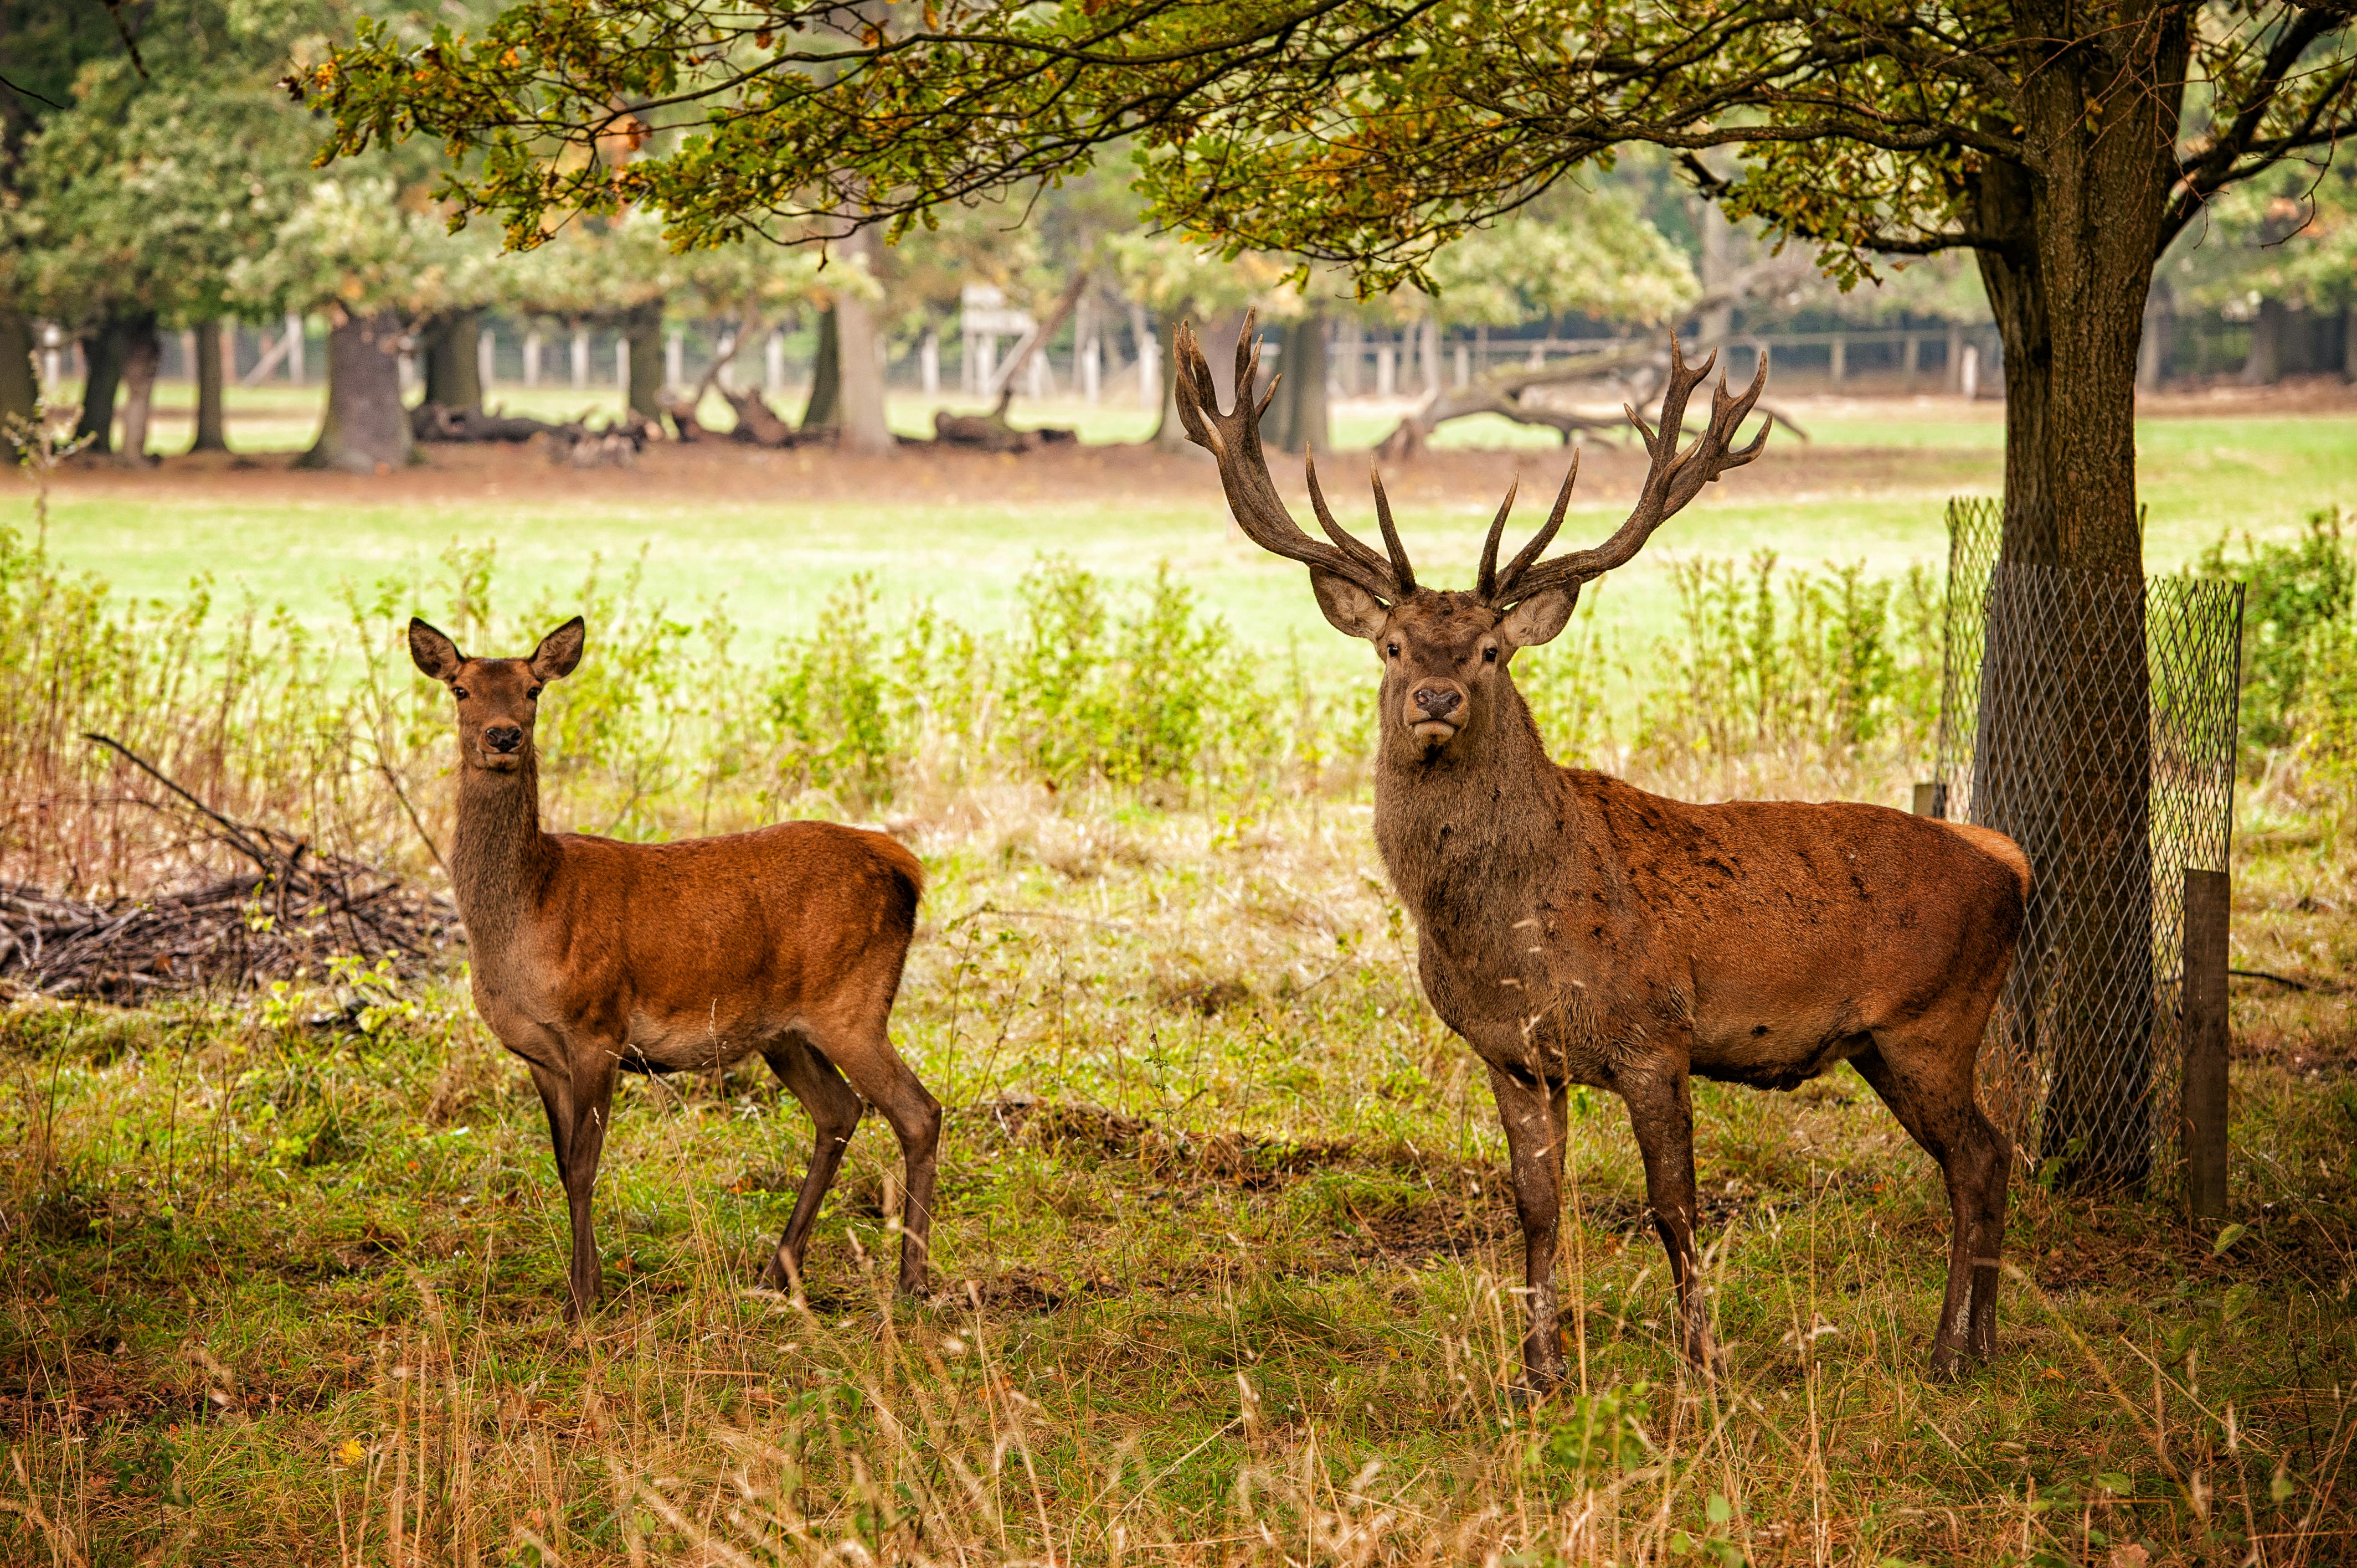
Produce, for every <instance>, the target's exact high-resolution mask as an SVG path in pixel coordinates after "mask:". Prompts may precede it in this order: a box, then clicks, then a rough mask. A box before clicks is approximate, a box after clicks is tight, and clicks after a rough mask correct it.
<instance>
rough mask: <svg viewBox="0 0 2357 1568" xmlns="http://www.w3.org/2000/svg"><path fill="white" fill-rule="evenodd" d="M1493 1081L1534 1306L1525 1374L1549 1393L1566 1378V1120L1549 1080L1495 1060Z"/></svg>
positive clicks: (1536, 1388) (1538, 1390)
mask: <svg viewBox="0 0 2357 1568" xmlns="http://www.w3.org/2000/svg"><path fill="white" fill-rule="evenodd" d="M1490 1087H1491V1090H1494V1091H1495V1092H1496V1094H1497V1096H1498V1117H1499V1120H1501V1122H1504V1123H1505V1124H1506V1151H1507V1158H1508V1160H1509V1162H1510V1164H1511V1165H1512V1171H1513V1177H1514V1211H1515V1213H1516V1215H1517V1216H1518V1217H1519V1218H1520V1219H1521V1220H1522V1222H1523V1284H1524V1285H1525V1286H1527V1287H1528V1294H1529V1314H1528V1316H1527V1318H1526V1321H1525V1326H1524V1329H1523V1385H1524V1387H1525V1388H1527V1389H1528V1390H1529V1391H1530V1392H1531V1393H1533V1394H1544V1393H1545V1392H1546V1391H1548V1390H1550V1389H1552V1388H1554V1387H1555V1385H1556V1384H1557V1383H1559V1382H1561V1381H1563V1370H1564V1369H1563V1334H1562V1329H1561V1326H1560V1325H1561V1317H1562V1304H1561V1303H1560V1301H1559V1300H1558V1299H1557V1297H1556V1294H1555V1245H1556V1241H1557V1240H1558V1238H1559V1237H1560V1235H1561V1233H1562V1224H1563V1139H1564V1123H1563V1119H1562V1117H1561V1116H1560V1115H1559V1114H1557V1112H1556V1104H1557V1100H1558V1097H1557V1096H1555V1095H1553V1094H1550V1093H1549V1092H1548V1091H1547V1087H1546V1085H1545V1084H1544V1083H1538V1082H1532V1083H1523V1082H1520V1081H1517V1080H1516V1079H1514V1078H1513V1076H1512V1075H1511V1074H1509V1073H1506V1072H1502V1071H1501V1070H1500V1069H1497V1068H1495V1067H1492V1068H1491V1069H1490Z"/></svg>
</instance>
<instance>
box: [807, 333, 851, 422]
mask: <svg viewBox="0 0 2357 1568" xmlns="http://www.w3.org/2000/svg"><path fill="white" fill-rule="evenodd" d="M842 392H843V349H842V341H841V338H840V337H839V336H838V328H837V323H836V321H835V316H834V306H831V305H830V306H827V307H826V308H824V309H823V310H821V311H820V312H819V313H818V357H817V358H816V359H815V360H813V361H812V364H811V391H810V402H808V403H804V404H803V405H802V432H803V434H805V435H816V434H817V433H818V432H820V431H822V430H832V429H834V417H835V409H836V407H837V405H838V404H840V403H842V401H843V396H842Z"/></svg>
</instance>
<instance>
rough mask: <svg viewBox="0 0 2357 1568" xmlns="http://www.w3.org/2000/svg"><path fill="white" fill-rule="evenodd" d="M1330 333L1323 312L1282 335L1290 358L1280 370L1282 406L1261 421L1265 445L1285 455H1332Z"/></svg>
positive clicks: (1273, 408) (1281, 362) (1282, 362)
mask: <svg viewBox="0 0 2357 1568" xmlns="http://www.w3.org/2000/svg"><path fill="white" fill-rule="evenodd" d="M1326 330H1327V322H1326V317H1325V315H1324V314H1323V313H1322V312H1321V313H1318V314H1316V315H1311V316H1306V317H1302V318H1301V319H1300V320H1298V321H1295V322H1290V323H1288V324H1286V327H1285V328H1283V330H1282V333H1281V334H1280V340H1281V341H1282V342H1283V343H1284V345H1285V352H1284V353H1283V354H1282V355H1280V356H1278V359H1277V370H1278V371H1279V372H1280V374H1281V375H1282V376H1283V378H1284V379H1283V380H1281V381H1278V382H1277V384H1276V401H1275V402H1274V403H1270V404H1269V408H1268V413H1267V414H1266V415H1265V417H1264V418H1263V419H1262V421H1261V439H1262V442H1263V443H1264V444H1265V445H1266V446H1274V447H1275V448H1276V449H1277V450H1278V451H1280V452H1307V453H1310V454H1312V455H1315V456H1324V455H1325V454H1326V453H1327V452H1328V451H1329V450H1330V449H1331V438H1330V430H1331V424H1332V422H1331V420H1330V419H1329V416H1328V409H1327V396H1326V380H1327V374H1328V371H1329V365H1328V362H1327V345H1326Z"/></svg>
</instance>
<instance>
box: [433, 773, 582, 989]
mask: <svg viewBox="0 0 2357 1568" xmlns="http://www.w3.org/2000/svg"><path fill="white" fill-rule="evenodd" d="M555 861H556V846H555V845H554V843H552V842H551V841H550V839H549V837H548V835H547V834H545V833H544V832H541V831H540V762H539V759H538V758H537V757H534V756H533V754H532V753H531V752H529V751H527V752H525V754H524V758H523V761H522V764H521V765H520V766H519V767H518V768H516V769H515V771H514V772H512V773H494V772H492V771H490V769H488V768H476V767H473V766H471V765H470V764H468V763H464V762H462V763H460V764H459V766H458V829H457V833H456V835H455V836H454V837H453V838H452V840H451V843H450V889H451V891H452V892H453V893H454V894H456V895H457V900H458V914H459V917H460V918H462V919H464V920H465V921H466V922H467V942H468V948H469V949H470V950H472V952H473V954H474V960H475V961H476V962H478V963H480V962H482V961H484V959H485V958H486V957H487V956H489V955H492V954H496V953H500V952H502V951H504V950H506V949H507V947H508V945H509V942H510V941H511V939H512V938H513V937H514V935H515V933H516V931H517V929H519V928H520V927H521V926H522V924H523V922H524V920H525V919H526V918H527V917H529V916H530V915H531V913H532V911H533V908H534V906H535V905H536V904H537V902H538V900H539V897H540V894H541V892H542V890H543V889H544V887H545V886H547V882H548V875H549V872H550V871H551V870H552V869H553V868H554V865H555Z"/></svg>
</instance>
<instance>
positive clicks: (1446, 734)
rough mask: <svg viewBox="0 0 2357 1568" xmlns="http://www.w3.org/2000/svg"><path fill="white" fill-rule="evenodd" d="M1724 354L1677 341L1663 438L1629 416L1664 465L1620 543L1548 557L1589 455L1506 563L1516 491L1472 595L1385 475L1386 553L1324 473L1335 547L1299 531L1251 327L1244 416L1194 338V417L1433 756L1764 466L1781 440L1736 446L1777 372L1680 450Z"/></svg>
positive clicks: (1265, 536) (1312, 470)
mask: <svg viewBox="0 0 2357 1568" xmlns="http://www.w3.org/2000/svg"><path fill="white" fill-rule="evenodd" d="M1178 360H1179V363H1178V382H1179V385H1178V392H1179V419H1180V420H1181V421H1182V422H1183V423H1184V424H1185V425H1186V428H1187V435H1188V437H1189V439H1190V440H1192V441H1193V442H1194V443H1195V444H1196V445H1197V446H1201V447H1204V448H1205V449H1207V450H1208V451H1209V452H1210V453H1211V456H1213V457H1215V458H1217V459H1218V460H1219V465H1220V483H1221V485H1222V488H1223V489H1226V491H1227V495H1228V508H1229V510H1231V511H1232V512H1233V513H1234V514H1235V519H1236V523H1237V525H1238V526H1239V527H1241V528H1242V529H1243V532H1244V533H1245V535H1246V536H1247V537H1249V538H1250V539H1251V540H1252V541H1253V542H1254V543H1256V544H1258V545H1260V546H1261V547H1262V548H1263V549H1265V550H1268V551H1271V552H1274V553H1276V554H1278V555H1282V556H1284V557H1286V559H1287V560H1291V561H1298V562H1300V563H1302V564H1304V565H1306V566H1308V568H1309V586H1310V590H1311V591H1312V592H1313V593H1315V594H1316V595H1317V596H1318V608H1319V609H1321V610H1323V611H1325V613H1326V618H1327V620H1328V621H1329V622H1330V623H1332V625H1333V627H1334V628H1335V629H1336V630H1338V631H1340V632H1343V633H1345V634H1347V635H1349V636H1351V637H1361V638H1365V639H1367V640H1368V641H1369V642H1370V643H1372V644H1373V646H1374V650H1375V653H1376V656H1377V657H1378V658H1379V659H1380V660H1382V661H1383V703H1382V706H1381V712H1382V714H1383V732H1384V735H1383V739H1384V744H1385V745H1386V746H1399V747H1401V748H1402V749H1404V750H1405V751H1407V752H1409V753H1410V754H1413V755H1421V756H1423V757H1437V756H1439V755H1440V754H1441V753H1443V752H1445V751H1447V750H1448V748H1449V747H1450V746H1452V744H1456V743H1458V742H1459V741H1460V737H1462V739H1463V741H1464V742H1466V743H1470V744H1478V742H1479V737H1480V736H1481V734H1482V733H1483V732H1484V731H1485V730H1486V729H1487V728H1488V727H1489V726H1490V725H1491V724H1492V723H1494V722H1496V718H1497V715H1498V714H1500V713H1501V711H1502V710H1503V709H1504V707H1505V705H1506V704H1505V702H1504V693H1506V692H1507V691H1508V690H1510V689H1511V687H1512V678H1511V677H1510V676H1509V674H1508V673H1507V667H1508V665H1509V664H1510V663H1511V662H1512V660H1513V657H1514V653H1515V651H1516V650H1519V649H1523V648H1534V647H1536V646H1537V645H1539V644H1540V643H1543V642H1546V641H1548V640H1550V639H1553V638H1554V637H1555V634H1556V633H1558V632H1560V631H1562V630H1563V628H1564V626H1565V625H1566V623H1567V622H1568V621H1569V620H1570V619H1571V612H1572V607H1573V606H1574V605H1576V604H1577V602H1578V599H1579V590H1580V588H1581V586H1582V585H1585V584H1587V583H1589V582H1592V581H1593V580H1595V579H1596V578H1598V577H1600V576H1602V575H1604V574H1605V573H1607V572H1609V571H1610V570H1612V569H1613V568H1614V567H1615V566H1619V565H1620V564H1623V563H1625V562H1627V561H1628V560H1629V559H1630V558H1631V557H1632V556H1634V555H1635V554H1636V553H1637V552H1638V551H1639V550H1640V549H1641V548H1642V547H1643V545H1644V542H1645V541H1646V539H1647V538H1648V537H1650V536H1651V535H1652V532H1653V530H1654V529H1656V528H1658V527H1660V526H1661V524H1662V523H1663V521H1664V520H1666V519H1667V518H1668V517H1669V516H1670V515H1671V514H1672V513H1674V512H1675V511H1676V510H1678V509H1679V508H1681V507H1683V506H1684V505H1685V504H1686V502H1688V501H1690V500H1692V499H1694V498H1695V494H1696V493H1697V492H1699V491H1700V490H1701V489H1702V488H1703V486H1705V485H1706V484H1708V483H1710V482H1711V481H1712V480H1713V479H1716V478H1718V477H1719V475H1721V474H1723V473H1725V472H1726V471H1727V469H1729V468H1734V467H1741V466H1742V465H1743V464H1746V463H1749V461H1751V459H1752V458H1754V457H1756V456H1759V455H1760V448H1761V447H1762V446H1765V445H1766V444H1767V440H1768V432H1767V430H1766V428H1764V427H1763V428H1762V429H1761V430H1760V434H1759V435H1757V436H1755V437H1754V438H1753V439H1752V441H1751V444H1750V445H1749V446H1741V447H1736V446H1730V443H1731V442H1732V440H1733V439H1734V436H1735V434H1736V431H1737V430H1738V427H1739V426H1740V425H1741V424H1742V423H1743V420H1744V418H1745V416H1746V415H1748V414H1749V413H1750V412H1751V407H1752V404H1753V403H1756V402H1758V401H1759V397H1760V389H1761V387H1762V386H1763V385H1764V384H1765V378H1766V376H1767V365H1766V363H1765V362H1764V361H1763V362H1762V363H1761V365H1760V369H1759V371H1757V372H1755V373H1754V374H1753V376H1752V378H1751V385H1750V386H1749V388H1747V389H1746V390H1745V391H1744V392H1742V393H1740V394H1739V395H1738V394H1734V393H1730V392H1728V391H1727V381H1726V379H1725V378H1724V377H1721V378H1720V381H1719V383H1718V386H1717V390H1716V391H1715V392H1713V394H1712V397H1711V413H1710V424H1709V428H1707V429H1706V431H1704V433H1703V434H1702V435H1701V436H1700V437H1699V438H1698V439H1697V440H1695V443H1694V444H1693V445H1692V446H1687V447H1686V448H1685V449H1684V451H1681V450H1679V442H1680V441H1681V440H1682V439H1683V435H1684V428H1685V413H1686V399H1687V398H1688V397H1689V396H1690V395H1691V394H1692V393H1693V392H1694V389H1695V387H1696V386H1698V385H1700V384H1701V383H1702V381H1703V380H1704V379H1705V378H1706V377H1707V376H1708V375H1709V374H1710V371H1711V367H1712V366H1713V364H1715V363H1716V362H1717V355H1715V354H1714V355H1712V356H1711V357H1710V358H1709V359H1706V360H1704V361H1703V362H1702V363H1701V364H1699V365H1695V366H1688V365H1687V364H1686V362H1685V360H1684V357H1683V356H1682V355H1680V353H1679V352H1678V342H1677V338H1676V337H1675V336H1674V335H1673V336H1672V337H1671V338H1670V376H1669V381H1668V385H1667V388H1666V390H1665V391H1664V392H1663V396H1662V411H1661V419H1660V424H1659V426H1658V428H1656V427H1654V426H1652V425H1648V424H1646V423H1645V421H1644V420H1643V419H1642V418H1641V417H1640V416H1639V415H1638V413H1637V412H1636V411H1635V410H1634V409H1631V410H1629V411H1628V413H1629V418H1630V420H1631V423H1632V424H1635V425H1636V426H1637V430H1638V433H1639V434H1640V435H1642V436H1643V438H1644V442H1645V450H1646V452H1647V453H1648V454H1649V455H1650V456H1652V467H1651V468H1650V469H1649V470H1648V471H1647V473H1646V476H1645V486H1644V489H1643V491H1642V492H1641V494H1640V496H1639V497H1638V501H1637V507H1636V510H1634V511H1632V512H1631V513H1630V514H1629V521H1626V522H1624V523H1622V524H1621V525H1620V529H1619V531H1618V532H1615V533H1614V534H1613V535H1612V537H1611V538H1609V539H1608V540H1606V541H1605V542H1603V543H1602V544H1601V545H1598V546H1597V547H1596V548H1595V549H1592V550H1576V551H1573V552H1571V553H1567V554H1564V555H1559V556H1556V557H1555V559H1553V560H1542V559H1541V557H1542V556H1543V555H1544V554H1545V553H1546V549H1547V546H1548V545H1550V544H1552V543H1554V542H1555V534H1556V533H1557V532H1559V531H1560V530H1561V529H1562V527H1563V519H1564V512H1565V510H1566V509H1567V508H1568V507H1569V506H1570V504H1571V489H1572V484H1573V481H1574V480H1576V479H1577V478H1578V477H1579V459H1578V456H1577V454H1575V455H1574V456H1573V458H1572V464H1571V469H1570V471H1569V472H1568V473H1566V474H1565V475H1564V478H1563V489H1561V490H1560V491H1558V492H1557V494H1556V496H1555V510H1554V511H1553V512H1552V513H1551V514H1550V515H1549V516H1548V518H1547V521H1546V525H1545V526H1544V528H1541V529H1540V530H1539V531H1538V532H1537V533H1536V534H1535V535H1534V536H1533V537H1532V539H1531V541H1530V542H1529V543H1527V544H1525V545H1523V548H1522V549H1521V550H1520V551H1519V552H1517V553H1515V555H1514V557H1513V559H1512V560H1511V561H1509V562H1508V563H1507V564H1505V566H1504V567H1502V568H1501V567H1500V566H1499V564H1498V547H1499V543H1500V541H1501V539H1502V538H1503V537H1504V535H1505V529H1506V519H1507V516H1508V514H1509V513H1511V512H1512V510H1513V505H1514V492H1513V490H1512V489H1508V490H1507V492H1506V499H1505V501H1504V503H1503V504H1502V505H1501V506H1500V507H1499V508H1498V515H1497V516H1496V517H1495V518H1494V519H1492V520H1491V523H1490V534H1489V538H1488V540H1487V542H1485V543H1484V544H1483V545H1482V548H1481V570H1480V577H1479V578H1478V579H1477V581H1476V582H1475V584H1474V586H1473V589H1472V591H1471V592H1469V593H1465V592H1453V591H1445V590H1441V589H1436V588H1428V587H1425V586H1423V585H1420V584H1418V583H1417V582H1416V580H1415V569H1414V568H1413V567H1412V566H1410V565H1409V564H1408V558H1407V551H1406V550H1405V548H1404V547H1403V546H1402V545H1401V543H1400V537H1399V530H1398V528H1397V527H1396V526H1394V523H1393V521H1392V509H1391V502H1390V500H1389V499H1388V498H1387V497H1386V496H1385V495H1384V494H1383V477H1382V475H1380V474H1377V475H1375V476H1374V480H1373V482H1374V491H1375V521H1376V523H1377V525H1378V526H1379V527H1380V528H1381V530H1382V532H1383V552H1382V553H1376V552H1375V551H1374V550H1373V549H1372V547H1370V546H1369V545H1368V544H1366V543H1365V542H1363V541H1361V540H1360V539H1357V538H1355V537H1354V536H1352V535H1351V533H1350V532H1349V531H1347V530H1346V529H1344V528H1343V527H1342V526H1341V525H1340V523H1338V522H1336V521H1334V514H1333V512H1332V510H1329V508H1328V506H1327V505H1326V497H1325V494H1324V492H1323V491H1321V490H1320V489H1318V467H1317V465H1316V463H1314V462H1312V463H1310V464H1309V465H1308V479H1309V504H1310V507H1311V508H1312V510H1315V511H1316V512H1317V514H1318V527H1319V528H1320V529H1322V530H1323V531H1324V532H1325V534H1326V539H1325V540H1317V539H1312V538H1310V537H1309V535H1308V534H1307V533H1305V532H1302V530H1301V527H1300V525H1299V524H1297V523H1296V522H1295V521H1293V516H1292V514H1291V513H1290V512H1289V511H1287V510H1286V506H1285V502H1284V501H1283V499H1280V498H1279V497H1278V495H1277V492H1276V486H1275V482H1274V481H1273V480H1271V479H1270V478H1269V473H1268V462H1267V459H1266V457H1265V456H1264V455H1263V453H1262V451H1261V445H1260V416H1261V414H1262V413H1263V412H1264V411H1265V409H1266V408H1267V406H1268V399H1269V397H1270V396H1273V395H1274V394H1275V390H1276V383H1275V381H1271V382H1270V383H1269V389H1268V392H1265V393H1260V394H1259V395H1255V393H1256V392H1258V382H1259V376H1260V345H1259V344H1258V343H1257V342H1256V341H1254V338H1253V324H1252V321H1251V320H1250V318H1247V319H1246V320H1245V322H1244V329H1243V333H1242V334H1241V335H1240V336H1239V337H1238V338H1237V339H1236V400H1235V405H1234V407H1232V408H1231V409H1229V410H1227V411H1226V412H1224V413H1223V412H1222V410H1221V408H1220V404H1219V394H1218V392H1216V391H1215V390H1214V389H1213V386H1212V382H1211V366H1210V365H1209V364H1207V363H1205V361H1204V359H1203V353H1202V349H1200V346H1198V344H1197V343H1196V341H1195V334H1194V330H1193V328H1189V327H1184V326H1182V327H1180V328H1179V341H1178Z"/></svg>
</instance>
